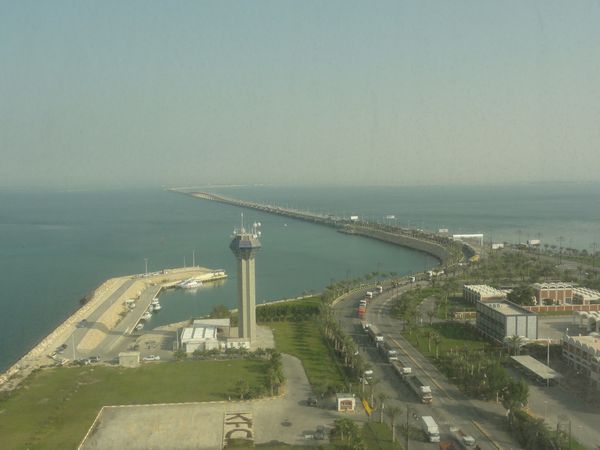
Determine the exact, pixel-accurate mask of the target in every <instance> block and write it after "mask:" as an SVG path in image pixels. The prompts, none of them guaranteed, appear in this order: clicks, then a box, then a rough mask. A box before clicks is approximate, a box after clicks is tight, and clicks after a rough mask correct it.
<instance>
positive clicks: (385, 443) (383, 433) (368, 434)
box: [362, 422, 404, 450]
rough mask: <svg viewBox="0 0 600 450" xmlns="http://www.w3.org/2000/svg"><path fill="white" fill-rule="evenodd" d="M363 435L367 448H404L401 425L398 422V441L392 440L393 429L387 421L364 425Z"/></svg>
mask: <svg viewBox="0 0 600 450" xmlns="http://www.w3.org/2000/svg"><path fill="white" fill-rule="evenodd" d="M362 436H363V439H364V442H365V448H366V449H367V450H402V445H400V441H402V440H403V439H404V438H403V437H402V435H401V434H400V425H399V424H398V423H397V424H396V442H392V429H391V427H390V426H389V425H387V424H385V423H378V422H370V423H367V424H365V425H364V426H363V428H362Z"/></svg>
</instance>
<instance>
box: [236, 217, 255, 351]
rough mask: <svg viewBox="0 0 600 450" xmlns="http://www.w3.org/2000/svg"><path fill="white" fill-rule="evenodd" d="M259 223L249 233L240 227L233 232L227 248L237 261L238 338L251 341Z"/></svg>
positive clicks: (253, 336)
mask: <svg viewBox="0 0 600 450" xmlns="http://www.w3.org/2000/svg"><path fill="white" fill-rule="evenodd" d="M259 227H260V223H258V224H257V223H255V224H254V225H253V226H252V230H251V231H249V232H248V231H246V230H245V229H244V216H243V214H242V226H241V227H240V229H239V230H234V232H233V240H232V241H231V244H230V245H229V248H230V249H231V251H232V252H233V254H234V255H235V256H236V258H237V260H238V266H237V275H238V330H239V334H238V335H239V337H241V338H246V339H249V340H250V341H252V340H253V339H254V338H255V337H256V312H255V308H256V282H255V272H254V257H255V256H256V252H258V250H259V249H260V241H259V240H258V237H259V236H260V231H258V228H259Z"/></svg>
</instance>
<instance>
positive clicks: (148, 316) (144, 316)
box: [142, 311, 152, 320]
mask: <svg viewBox="0 0 600 450" xmlns="http://www.w3.org/2000/svg"><path fill="white" fill-rule="evenodd" d="M150 317H152V314H151V313H149V312H148V311H146V312H145V313H144V314H143V315H142V320H148V319H150Z"/></svg>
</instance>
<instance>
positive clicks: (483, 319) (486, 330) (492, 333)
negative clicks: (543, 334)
mask: <svg viewBox="0 0 600 450" xmlns="http://www.w3.org/2000/svg"><path fill="white" fill-rule="evenodd" d="M475 309H476V311H477V318H476V326H477V329H478V330H479V331H481V332H482V333H483V334H485V335H486V336H488V337H491V338H492V339H495V340H497V341H500V342H504V339H505V338H507V337H509V336H522V337H524V338H527V339H537V338H538V323H537V315H536V314H535V313H532V312H531V311H528V310H526V309H525V308H521V307H520V306H519V305H515V304H514V303H511V302H509V301H499V302H493V303H484V302H477V303H476V304H475Z"/></svg>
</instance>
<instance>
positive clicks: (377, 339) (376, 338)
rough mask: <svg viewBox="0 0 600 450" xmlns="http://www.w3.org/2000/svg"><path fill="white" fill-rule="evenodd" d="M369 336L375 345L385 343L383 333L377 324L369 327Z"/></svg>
mask: <svg viewBox="0 0 600 450" xmlns="http://www.w3.org/2000/svg"><path fill="white" fill-rule="evenodd" d="M369 336H370V337H371V340H372V341H373V343H374V344H375V345H380V344H383V334H381V333H380V332H379V328H377V327H376V326H375V325H371V326H370V327H369Z"/></svg>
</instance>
